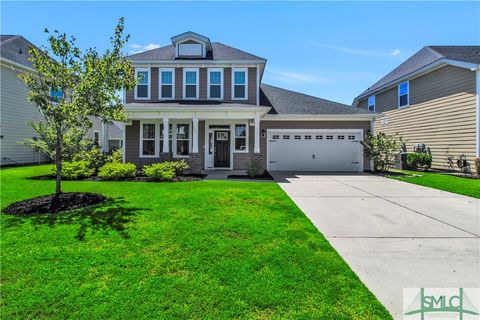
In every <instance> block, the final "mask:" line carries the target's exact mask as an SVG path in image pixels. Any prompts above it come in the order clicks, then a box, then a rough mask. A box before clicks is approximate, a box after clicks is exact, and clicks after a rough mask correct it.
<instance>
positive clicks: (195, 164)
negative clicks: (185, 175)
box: [185, 153, 202, 173]
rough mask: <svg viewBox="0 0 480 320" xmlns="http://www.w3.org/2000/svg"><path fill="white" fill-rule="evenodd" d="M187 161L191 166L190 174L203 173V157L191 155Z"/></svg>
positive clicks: (196, 154) (195, 154)
mask: <svg viewBox="0 0 480 320" xmlns="http://www.w3.org/2000/svg"><path fill="white" fill-rule="evenodd" d="M185 161H187V162H188V164H189V165H190V169H189V170H188V172H189V173H200V172H201V171H202V156H201V154H200V153H190V155H189V157H188V158H187V159H185Z"/></svg>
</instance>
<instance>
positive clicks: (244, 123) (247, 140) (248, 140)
mask: <svg viewBox="0 0 480 320" xmlns="http://www.w3.org/2000/svg"><path fill="white" fill-rule="evenodd" d="M248 122H249V121H248V120H246V121H238V122H235V123H234V124H233V153H248V149H249V148H248V147H249V144H250V139H249V127H250V126H249V125H248ZM237 124H240V125H245V134H246V136H245V150H236V149H235V139H236V138H237V136H236V132H235V127H236V126H237ZM238 138H243V137H241V136H238Z"/></svg>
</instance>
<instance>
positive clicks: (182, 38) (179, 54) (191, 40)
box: [171, 31, 212, 59]
mask: <svg viewBox="0 0 480 320" xmlns="http://www.w3.org/2000/svg"><path fill="white" fill-rule="evenodd" d="M171 40H172V43H173V45H174V46H175V57H176V58H179V59H182V58H183V59H188V58H196V59H199V58H205V57H206V56H207V53H208V52H209V51H212V44H211V43H210V39H208V38H207V37H205V36H202V35H199V34H198V33H195V32H191V31H188V32H185V33H182V34H179V35H178V36H175V37H172V38H171Z"/></svg>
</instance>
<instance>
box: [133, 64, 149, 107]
mask: <svg viewBox="0 0 480 320" xmlns="http://www.w3.org/2000/svg"><path fill="white" fill-rule="evenodd" d="M135 78H136V79H137V85H136V86H135V89H134V98H135V99H136V100H149V99H150V68H135Z"/></svg>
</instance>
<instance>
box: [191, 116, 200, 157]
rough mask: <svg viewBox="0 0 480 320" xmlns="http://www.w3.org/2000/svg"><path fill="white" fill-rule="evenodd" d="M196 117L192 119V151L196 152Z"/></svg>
mask: <svg viewBox="0 0 480 320" xmlns="http://www.w3.org/2000/svg"><path fill="white" fill-rule="evenodd" d="M198 131H199V130H198V117H193V119H192V141H191V144H192V147H191V149H192V153H198Z"/></svg>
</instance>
